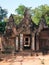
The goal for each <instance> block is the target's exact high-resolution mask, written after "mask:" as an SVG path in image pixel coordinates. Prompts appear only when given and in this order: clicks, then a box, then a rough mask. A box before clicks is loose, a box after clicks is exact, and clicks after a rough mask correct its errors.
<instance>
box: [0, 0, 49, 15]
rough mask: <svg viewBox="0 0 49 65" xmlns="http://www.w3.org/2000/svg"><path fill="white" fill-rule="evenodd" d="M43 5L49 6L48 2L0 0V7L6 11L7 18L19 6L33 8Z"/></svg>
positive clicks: (40, 0) (47, 0)
mask: <svg viewBox="0 0 49 65" xmlns="http://www.w3.org/2000/svg"><path fill="white" fill-rule="evenodd" d="M44 4H47V5H49V0H0V6H1V7H2V8H5V9H7V11H8V16H9V15H10V14H11V13H12V14H13V13H15V9H16V8H17V7H18V6H19V5H25V6H27V7H32V8H35V7H38V6H40V5H44Z"/></svg>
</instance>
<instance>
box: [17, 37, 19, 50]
mask: <svg viewBox="0 0 49 65" xmlns="http://www.w3.org/2000/svg"><path fill="white" fill-rule="evenodd" d="M18 47H19V45H18V37H16V51H18Z"/></svg>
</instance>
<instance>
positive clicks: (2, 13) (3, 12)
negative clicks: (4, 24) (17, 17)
mask: <svg viewBox="0 0 49 65" xmlns="http://www.w3.org/2000/svg"><path fill="white" fill-rule="evenodd" d="M6 15H7V10H6V9H2V7H0V21H2V20H3V19H4V17H6Z"/></svg>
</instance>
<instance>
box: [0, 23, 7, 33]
mask: <svg viewBox="0 0 49 65" xmlns="http://www.w3.org/2000/svg"><path fill="white" fill-rule="evenodd" d="M5 26H6V22H0V33H4V31H5Z"/></svg>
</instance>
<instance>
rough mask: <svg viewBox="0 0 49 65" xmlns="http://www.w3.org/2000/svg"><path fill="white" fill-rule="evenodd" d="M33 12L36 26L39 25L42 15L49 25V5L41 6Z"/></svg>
mask: <svg viewBox="0 0 49 65" xmlns="http://www.w3.org/2000/svg"><path fill="white" fill-rule="evenodd" d="M32 11H33V17H32V19H33V21H34V22H35V23H36V24H38V22H39V20H40V18H41V16H42V15H44V16H45V18H46V22H47V24H48V23H49V22H48V21H49V6H48V5H41V6H39V7H37V8H35V9H33V10H32Z"/></svg>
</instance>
